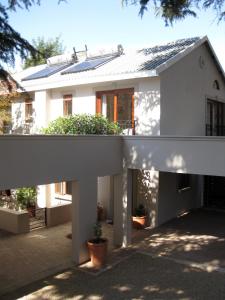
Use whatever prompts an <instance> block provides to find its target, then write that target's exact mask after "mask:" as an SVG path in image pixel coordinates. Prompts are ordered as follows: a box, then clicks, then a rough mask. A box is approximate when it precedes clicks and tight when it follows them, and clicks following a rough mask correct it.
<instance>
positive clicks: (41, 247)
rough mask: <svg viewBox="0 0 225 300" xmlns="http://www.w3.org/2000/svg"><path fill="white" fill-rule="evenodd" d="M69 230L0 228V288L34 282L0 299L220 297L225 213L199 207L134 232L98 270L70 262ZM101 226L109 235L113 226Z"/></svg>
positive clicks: (223, 292) (224, 287) (223, 293)
mask: <svg viewBox="0 0 225 300" xmlns="http://www.w3.org/2000/svg"><path fill="white" fill-rule="evenodd" d="M70 230H71V225H70V224H65V225H62V226H57V227H54V228H50V229H41V230H36V231H33V232H31V233H29V234H26V235H20V236H14V235H6V234H4V236H2V237H1V239H0V264H1V268H0V291H1V292H2V293H3V292H4V291H9V290H12V289H15V288H16V287H18V286H22V285H24V284H25V283H27V284H28V283H30V282H33V281H35V280H36V282H35V283H33V284H31V285H27V286H26V287H24V288H22V289H20V290H17V291H16V292H14V293H11V294H8V295H7V296H5V297H3V296H2V297H1V296H0V298H1V299H18V298H20V297H25V298H24V299H225V284H224V282H225V214H224V213H218V212H211V211H204V210H199V211H196V212H192V213H190V214H187V215H185V216H183V217H181V218H178V219H175V220H173V221H170V222H168V223H166V224H164V225H163V226H160V227H159V228H156V229H150V230H143V231H134V232H133V244H132V246H131V247H130V248H129V249H128V250H126V251H122V252H121V251H119V250H114V252H115V253H114V254H113V255H111V256H110V261H109V265H108V268H107V269H106V270H104V271H103V272H102V273H100V274H96V273H93V272H90V271H88V272H87V268H83V269H82V268H75V267H74V266H73V264H72V262H71V240H69V239H68V238H66V235H67V234H68V233H69V232H70ZM105 233H106V234H107V235H108V236H111V235H112V226H111V227H110V226H106V227H105ZM110 249H111V250H112V244H111V246H110ZM118 257H120V258H121V259H120V260H118ZM63 270H65V272H63ZM84 270H85V271H84ZM56 273H57V275H55V276H54V275H53V276H50V277H48V276H49V275H51V274H56ZM41 278H45V279H44V280H40V281H38V279H41Z"/></svg>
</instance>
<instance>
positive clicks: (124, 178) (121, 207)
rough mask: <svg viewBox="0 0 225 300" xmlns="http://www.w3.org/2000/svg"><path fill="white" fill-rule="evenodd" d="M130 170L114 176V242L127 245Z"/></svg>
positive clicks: (130, 193)
mask: <svg viewBox="0 0 225 300" xmlns="http://www.w3.org/2000/svg"><path fill="white" fill-rule="evenodd" d="M131 217H132V170H131V169H124V171H123V173H122V174H119V175H115V176H114V243H115V245H117V246H118V245H120V246H122V247H127V246H128V245H129V244H130V243H131V225H132V223H131Z"/></svg>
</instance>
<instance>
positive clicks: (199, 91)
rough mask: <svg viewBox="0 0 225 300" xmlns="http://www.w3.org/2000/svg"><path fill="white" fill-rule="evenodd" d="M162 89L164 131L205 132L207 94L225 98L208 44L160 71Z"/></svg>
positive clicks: (161, 124) (164, 132)
mask: <svg viewBox="0 0 225 300" xmlns="http://www.w3.org/2000/svg"><path fill="white" fill-rule="evenodd" d="M202 59H203V60H204V66H203V67H202V68H201V67H200V60H202ZM214 80H218V81H219V84H220V91H218V90H216V89H214V88H213V82H214ZM160 91H161V98H160V101H161V102H160V103H161V119H160V133H161V134H162V135H167V134H168V135H192V136H194V135H195V136H196V135H205V123H206V118H205V115H206V98H207V97H208V98H211V99H218V100H220V101H223V102H225V85H224V82H223V80H222V77H221V75H220V74H219V72H218V70H217V68H216V65H215V63H214V60H213V59H212V57H211V56H210V53H209V51H208V50H207V48H206V46H205V45H202V46H200V47H198V48H197V49H195V50H194V51H193V52H191V53H190V54H188V55H187V56H185V57H184V58H183V59H182V60H180V61H178V62H177V63H175V64H174V65H172V66H171V67H170V68H168V69H167V70H165V71H164V72H162V73H161V74H160Z"/></svg>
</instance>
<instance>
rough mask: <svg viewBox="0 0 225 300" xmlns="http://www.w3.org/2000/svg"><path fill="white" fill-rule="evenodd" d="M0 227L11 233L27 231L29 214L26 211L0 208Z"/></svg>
mask: <svg viewBox="0 0 225 300" xmlns="http://www.w3.org/2000/svg"><path fill="white" fill-rule="evenodd" d="M0 229H3V230H6V231H9V232H12V233H26V232H29V230H30V229H29V214H28V212H26V211H14V210H12V209H8V208H0Z"/></svg>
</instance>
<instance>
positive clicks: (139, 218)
mask: <svg viewBox="0 0 225 300" xmlns="http://www.w3.org/2000/svg"><path fill="white" fill-rule="evenodd" d="M132 221H133V228H135V229H143V228H145V227H146V224H147V215H146V210H145V207H144V205H143V204H139V206H138V207H137V208H136V209H135V214H134V216H133V217H132Z"/></svg>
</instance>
